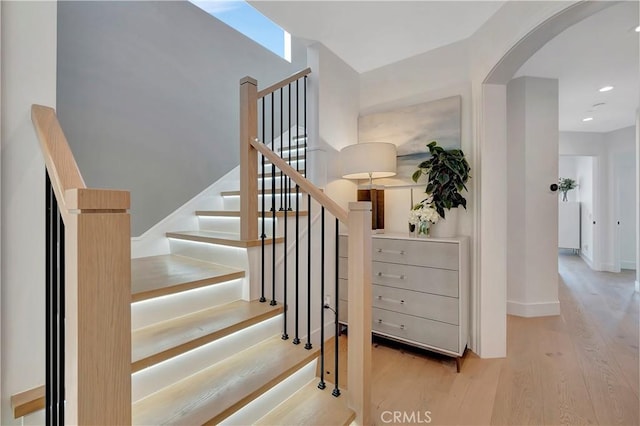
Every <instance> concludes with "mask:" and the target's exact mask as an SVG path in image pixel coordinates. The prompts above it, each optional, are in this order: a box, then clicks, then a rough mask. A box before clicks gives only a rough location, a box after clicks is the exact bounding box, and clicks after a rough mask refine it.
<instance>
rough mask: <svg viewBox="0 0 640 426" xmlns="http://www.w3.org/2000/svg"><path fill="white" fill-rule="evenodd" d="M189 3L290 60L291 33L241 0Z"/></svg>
mask: <svg viewBox="0 0 640 426" xmlns="http://www.w3.org/2000/svg"><path fill="white" fill-rule="evenodd" d="M190 1H191V3H193V4H194V5H196V6H198V7H199V8H200V9H202V10H204V11H205V12H207V13H208V14H209V15H211V16H213V17H215V18H217V19H219V20H221V21H222V22H224V23H225V24H227V25H229V26H230V27H231V28H233V29H235V30H236V31H239V32H241V33H242V34H244V35H245V36H247V37H249V38H250V39H252V40H253V41H255V42H256V43H258V44H260V45H262V46H263V47H265V48H267V49H269V50H270V51H272V52H273V53H275V54H276V55H278V56H280V57H281V58H283V59H286V60H287V61H289V62H291V34H289V33H288V32H286V31H285V30H284V29H282V28H281V27H280V26H278V25H277V24H276V23H274V22H273V21H271V20H270V19H269V18H267V17H266V16H264V15H263V14H262V13H260V12H258V11H257V10H256V9H254V8H253V7H252V6H251V5H250V4H249V3H247V2H246V1H242V0H225V1H210V0H209V1H208V0H190Z"/></svg>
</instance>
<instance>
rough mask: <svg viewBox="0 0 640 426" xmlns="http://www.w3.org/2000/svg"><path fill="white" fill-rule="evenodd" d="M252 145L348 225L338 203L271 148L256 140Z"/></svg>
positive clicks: (346, 217)
mask: <svg viewBox="0 0 640 426" xmlns="http://www.w3.org/2000/svg"><path fill="white" fill-rule="evenodd" d="M251 145H252V146H253V147H254V148H255V149H256V150H258V151H259V152H260V153H261V154H262V155H264V156H265V158H267V159H269V161H271V163H273V164H274V165H275V166H276V167H277V168H278V169H280V170H281V171H282V172H283V173H284V174H285V175H287V176H288V177H290V178H291V180H292V181H294V182H295V183H296V184H298V186H300V188H301V189H302V190H303V191H305V192H306V193H307V194H309V195H311V198H313V199H314V200H316V201H317V202H318V203H319V204H320V205H321V206H323V207H324V208H326V209H327V210H328V211H329V213H331V214H332V215H333V216H335V217H336V218H337V219H338V220H339V221H340V222H342V223H345V224H346V223H347V222H348V217H349V215H348V214H347V211H346V210H345V209H343V208H342V207H340V206H339V205H338V203H336V202H335V201H333V200H332V199H331V198H329V197H328V196H327V195H326V194H325V193H324V192H322V191H321V190H320V189H319V188H318V187H317V186H315V185H314V184H312V183H311V182H309V181H308V180H307V179H306V178H305V177H304V176H302V175H301V174H300V173H298V172H297V171H296V169H294V168H293V167H291V166H290V165H289V164H287V162H286V161H284V160H283V159H282V158H280V156H279V155H278V154H276V153H275V152H273V151H272V150H271V148H269V147H268V146H266V145H265V144H263V143H262V142H260V141H259V140H257V139H255V140H253V141H252V142H251Z"/></svg>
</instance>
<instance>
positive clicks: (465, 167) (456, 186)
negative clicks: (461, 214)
mask: <svg viewBox="0 0 640 426" xmlns="http://www.w3.org/2000/svg"><path fill="white" fill-rule="evenodd" d="M427 147H428V148H429V153H430V154H431V157H430V158H429V159H427V160H425V161H423V162H422V163H420V164H419V165H418V170H416V171H415V172H414V173H413V176H412V179H413V181H414V182H418V179H420V177H421V176H422V175H426V176H427V186H426V189H425V192H426V193H427V194H429V196H430V197H431V200H432V205H433V207H434V208H435V209H436V211H437V212H438V214H439V215H440V217H442V219H447V218H446V217H445V216H446V213H447V211H449V212H450V213H451V211H452V209H456V208H457V207H458V206H462V207H464V208H465V209H466V208H467V200H466V199H465V198H464V197H463V196H462V194H461V192H462V191H466V190H467V187H466V183H467V181H468V180H469V177H470V176H469V172H470V171H471V168H470V167H469V163H468V162H467V160H466V159H465V158H464V153H463V152H462V150H460V149H447V150H445V149H444V148H442V147H441V146H439V145H438V143H437V142H436V141H432V142H431V143H429V144H428V145H427ZM453 212H457V210H453ZM445 222H446V220H445ZM452 222H453V223H452ZM449 224H450V226H451V227H452V229H448V230H447V232H446V234H450V235H447V236H453V235H455V229H456V224H455V220H452V221H449ZM434 229H435V228H434ZM440 236H445V235H440Z"/></svg>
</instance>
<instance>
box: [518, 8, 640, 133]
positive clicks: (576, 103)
mask: <svg viewBox="0 0 640 426" xmlns="http://www.w3.org/2000/svg"><path fill="white" fill-rule="evenodd" d="M638 21H639V11H638V2H637V1H629V2H623V3H621V4H617V5H614V6H611V7H608V8H606V9H604V10H603V11H601V12H599V13H597V14H595V15H593V16H591V17H589V18H587V19H585V20H583V21H581V22H579V23H577V24H576V25H574V26H572V27H570V28H569V29H567V30H565V31H564V32H563V33H561V34H559V35H558V36H557V37H555V38H554V39H553V40H551V41H550V42H549V43H547V44H546V45H545V46H544V47H542V49H540V50H539V51H538V52H537V53H536V54H534V55H533V56H532V57H531V58H529V60H528V61H527V62H526V63H525V64H524V65H523V66H522V67H521V68H520V70H518V72H517V73H516V77H520V76H525V75H526V76H535V77H547V78H557V79H558V83H559V98H560V99H559V108H560V130H561V131H581V132H610V131H612V130H617V129H620V128H623V127H628V126H633V125H634V124H635V111H636V108H637V107H638V99H639V97H640V95H639V94H640V85H639V80H640V69H639V68H640V58H639V49H640V47H639V42H638V40H639V38H640V33H637V32H635V31H634V29H635V27H637V26H638V23H639V22H638ZM607 85H609V86H614V89H613V90H611V91H609V92H604V93H601V92H599V91H598V89H600V88H601V87H603V86H607ZM599 103H604V105H601V106H597V107H594V105H596V104H599ZM586 117H592V118H593V120H592V121H588V122H583V121H582V119H583V118H586Z"/></svg>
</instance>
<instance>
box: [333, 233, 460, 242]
mask: <svg viewBox="0 0 640 426" xmlns="http://www.w3.org/2000/svg"><path fill="white" fill-rule="evenodd" d="M340 236H341V237H346V236H347V234H340ZM371 238H374V239H389V240H408V241H432V242H437V243H460V242H461V241H464V240H468V239H469V237H466V236H458V237H452V238H432V237H429V238H417V237H411V236H409V234H408V233H404V232H388V233H384V234H372V235H371Z"/></svg>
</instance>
